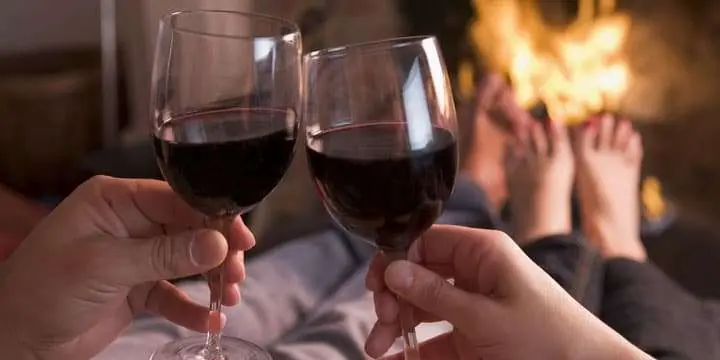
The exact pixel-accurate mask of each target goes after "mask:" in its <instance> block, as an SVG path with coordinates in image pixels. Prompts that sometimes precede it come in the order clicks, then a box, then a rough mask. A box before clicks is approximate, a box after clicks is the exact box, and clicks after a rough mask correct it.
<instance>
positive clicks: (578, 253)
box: [524, 235, 603, 314]
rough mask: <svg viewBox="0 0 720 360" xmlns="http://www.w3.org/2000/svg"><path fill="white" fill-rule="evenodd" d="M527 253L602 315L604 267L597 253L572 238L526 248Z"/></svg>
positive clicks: (542, 241) (552, 239)
mask: <svg viewBox="0 0 720 360" xmlns="http://www.w3.org/2000/svg"><path fill="white" fill-rule="evenodd" d="M524 250H525V253H526V254H527V255H528V256H529V257H530V258H531V259H532V260H533V261H534V262H535V263H536V264H537V265H538V266H540V267H541V268H542V269H543V270H545V272H546V273H548V274H549V275H550V276H551V277H552V278H553V279H555V281H557V282H558V284H560V286H562V287H563V289H565V290H566V291H567V292H568V293H570V294H571V295H572V296H573V298H575V300H577V301H578V302H579V303H580V304H582V305H583V306H584V307H585V308H586V309H588V310H589V311H591V312H592V313H594V314H598V313H599V312H600V304H601V300H602V295H603V294H602V287H603V281H602V278H603V264H602V260H601V259H600V257H599V256H597V253H596V252H595V251H594V250H592V249H591V248H590V247H588V246H587V245H586V243H585V242H584V241H582V239H580V238H577V237H575V236H573V235H554V236H548V237H546V238H543V239H540V240H537V241H535V242H533V243H531V244H530V245H528V246H526V247H525V248H524Z"/></svg>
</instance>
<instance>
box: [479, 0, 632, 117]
mask: <svg viewBox="0 0 720 360" xmlns="http://www.w3.org/2000/svg"><path fill="white" fill-rule="evenodd" d="M474 1H475V9H476V11H477V14H478V16H477V17H476V20H475V22H474V23H473V24H472V25H471V29H470V34H471V37H472V40H473V43H474V44H475V45H476V47H477V50H478V51H479V53H480V54H482V55H483V56H484V58H485V59H486V60H488V61H489V65H490V67H491V68H493V69H494V70H496V71H499V72H501V73H504V74H507V75H508V76H509V77H510V80H511V81H512V86H513V89H514V92H515V97H516V101H517V102H518V103H519V104H520V105H521V106H523V107H525V108H527V109H529V108H531V107H533V106H535V105H537V104H538V103H543V104H545V106H546V107H547V109H548V114H549V115H550V118H551V119H553V120H556V121H565V122H568V123H576V122H580V121H583V120H585V119H586V118H587V117H588V116H589V115H591V114H593V113H597V112H601V111H617V110H619V108H620V106H621V103H622V100H623V96H624V95H625V93H626V92H627V89H628V87H629V85H630V80H631V77H630V71H629V67H628V64H627V61H626V58H625V57H624V56H623V52H622V50H623V46H624V43H625V40H626V37H627V34H628V31H629V29H630V25H631V21H630V18H629V17H628V16H626V15H624V14H620V13H611V9H612V8H614V2H613V1H609V0H603V1H601V4H600V10H601V12H602V13H603V14H605V15H600V16H599V17H598V16H596V15H595V13H594V3H592V2H590V3H589V6H588V5H587V4H588V1H584V2H583V3H581V8H580V9H581V11H580V14H579V16H578V19H577V20H576V21H575V22H574V23H573V24H571V25H570V26H569V27H568V28H567V29H564V30H563V31H558V30H556V29H553V28H551V27H549V26H548V25H547V24H545V23H544V22H543V19H542V16H541V15H540V12H539V9H538V8H537V3H536V2H534V1H528V0H474ZM583 4H585V6H582V5H583ZM588 9H590V10H588Z"/></svg>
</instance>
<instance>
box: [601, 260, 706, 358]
mask: <svg viewBox="0 0 720 360" xmlns="http://www.w3.org/2000/svg"><path fill="white" fill-rule="evenodd" d="M707 275H708V276H713V275H712V274H707ZM604 294H605V298H604V300H603V305H602V311H601V318H602V319H603V320H604V321H605V322H606V323H607V324H608V325H610V326H611V327H612V328H613V329H615V330H616V331H617V332H619V333H620V334H621V335H623V336H624V337H625V338H627V339H628V340H629V341H630V342H632V343H633V344H635V345H636V346H638V347H640V348H641V349H642V350H644V351H646V352H647V353H648V354H650V355H652V356H654V357H655V358H657V359H662V360H669V359H673V360H675V359H692V360H705V359H707V360H711V359H715V360H716V359H720V332H719V325H720V307H718V305H717V304H714V303H710V302H703V301H700V300H699V299H697V298H696V297H694V296H692V295H691V294H689V293H688V292H686V291H685V290H684V289H682V288H680V286H678V285H677V284H675V283H674V282H673V281H672V280H671V279H670V278H668V277H667V276H666V275H665V274H664V273H662V271H660V270H659V269H658V268H656V267H655V266H654V265H652V264H649V263H638V262H635V261H631V260H626V259H615V260H610V261H608V262H607V263H606V267H605V286H604Z"/></svg>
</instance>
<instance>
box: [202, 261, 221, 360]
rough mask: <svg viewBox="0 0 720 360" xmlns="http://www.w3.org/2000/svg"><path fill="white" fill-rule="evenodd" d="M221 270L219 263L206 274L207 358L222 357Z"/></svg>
mask: <svg viewBox="0 0 720 360" xmlns="http://www.w3.org/2000/svg"><path fill="white" fill-rule="evenodd" d="M223 270H224V266H223V265H220V266H219V267H217V268H216V269H213V270H211V271H210V272H208V274H207V279H208V285H209V286H210V309H209V310H210V328H209V331H208V333H207V337H206V339H205V348H206V349H207V352H208V355H209V358H208V359H207V360H216V359H223V357H222V356H223V351H222V344H221V338H222V334H221V332H222V321H221V314H222V297H223V282H224V281H223V280H224V279H223V278H224V276H223V272H224V271H223Z"/></svg>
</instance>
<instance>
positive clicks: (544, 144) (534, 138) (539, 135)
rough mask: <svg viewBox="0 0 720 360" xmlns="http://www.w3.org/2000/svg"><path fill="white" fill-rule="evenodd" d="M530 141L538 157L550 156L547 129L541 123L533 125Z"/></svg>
mask: <svg viewBox="0 0 720 360" xmlns="http://www.w3.org/2000/svg"><path fill="white" fill-rule="evenodd" d="M530 138H531V139H530V141H531V142H532V149H533V151H534V152H535V154H536V155H537V156H546V155H547V154H548V140H547V135H546V133H545V129H543V126H542V125H541V124H539V123H535V124H533V125H532V129H531V130H530Z"/></svg>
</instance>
